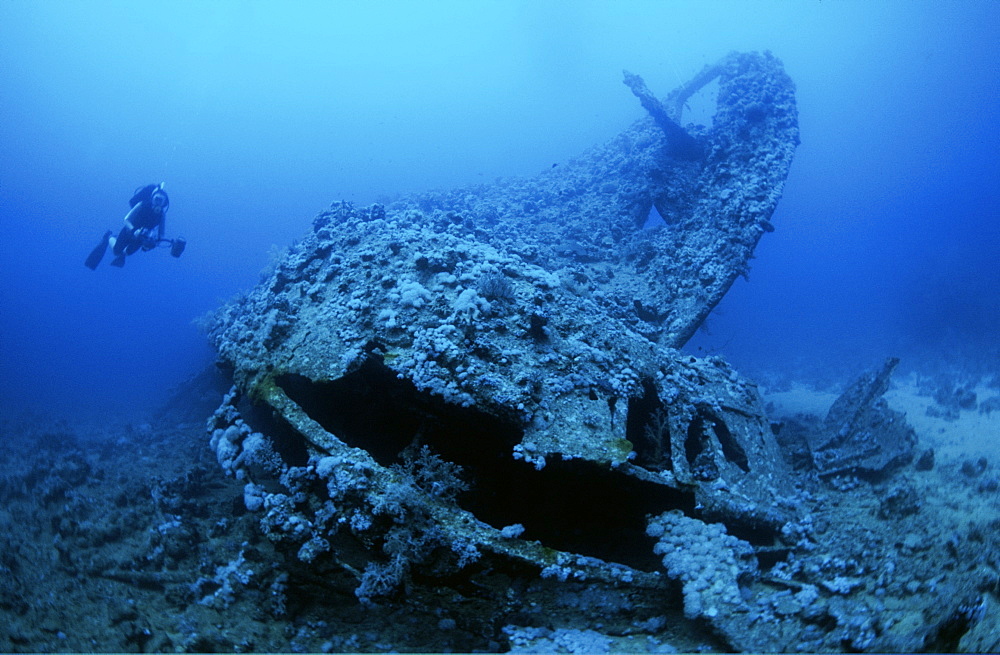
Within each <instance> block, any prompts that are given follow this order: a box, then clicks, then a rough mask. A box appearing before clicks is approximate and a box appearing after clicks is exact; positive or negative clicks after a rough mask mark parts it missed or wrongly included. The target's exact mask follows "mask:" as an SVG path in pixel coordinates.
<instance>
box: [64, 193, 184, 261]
mask: <svg viewBox="0 0 1000 655" xmlns="http://www.w3.org/2000/svg"><path fill="white" fill-rule="evenodd" d="M129 206H130V207H131V208H132V209H130V210H129V212H128V214H126V215H125V226H124V227H122V229H121V231H120V232H119V233H118V236H117V237H113V236H111V235H112V231H111V230H108V231H107V232H105V233H104V236H103V237H102V238H101V242H100V243H99V244H97V246H96V247H95V248H94V249H93V250H92V251H91V253H90V255H89V256H88V257H87V260H86V261H85V262H84V263H83V265H84V266H86V267H87V268H89V269H90V270H92V271H93V270H96V269H97V265H98V264H100V263H101V260H102V259H104V253H105V252H107V250H108V246H111V252H112V253H113V254H114V259H112V260H111V265H112V266H117V267H118V268H121V267H122V266H124V265H125V257H126V256H127V255H131V254H132V253H134V252H136V251H137V250H140V249H141V250H143V251H144V252H145V251H147V250H152V249H153V248H155V247H157V246H159V245H161V244H167V245H169V246H170V254H171V255H173V256H174V257H180V256H181V253H182V252H184V248H185V246H187V242H186V241H185V240H184V239H183V237H178V238H176V239H165V238H163V231H164V224H165V222H166V218H167V209H168V208H169V207H170V198H168V197H167V192H166V191H164V184H163V183H162V182H161V183H160V184H147V185H146V186H144V187H139V188H138V189H136V190H135V193H133V194H132V199H131V200H129Z"/></svg>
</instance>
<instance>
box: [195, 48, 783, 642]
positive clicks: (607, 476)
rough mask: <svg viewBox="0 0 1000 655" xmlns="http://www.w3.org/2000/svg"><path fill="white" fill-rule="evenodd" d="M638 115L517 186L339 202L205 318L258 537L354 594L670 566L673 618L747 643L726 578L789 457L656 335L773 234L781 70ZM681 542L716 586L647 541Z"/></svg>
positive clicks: (223, 431)
mask: <svg viewBox="0 0 1000 655" xmlns="http://www.w3.org/2000/svg"><path fill="white" fill-rule="evenodd" d="M713 80H717V81H718V109H717V112H716V114H715V117H714V120H713V125H712V126H711V128H707V129H706V128H689V129H687V130H682V132H683V133H684V134H686V135H688V136H689V137H690V141H687V140H685V142H684V143H685V148H684V150H683V152H681V151H679V150H678V147H677V133H676V131H674V132H672V131H671V130H672V129H673V128H671V127H670V124H671V123H672V124H674V127H676V128H677V129H680V128H679V127H678V126H677V125H678V124H680V123H681V122H682V116H681V115H680V111H679V109H678V108H679V107H681V106H683V103H684V102H685V101H686V99H687V98H688V96H690V95H691V94H692V93H694V92H696V91H697V90H698V89H699V88H701V87H702V86H704V85H705V84H707V83H708V82H710V81H713ZM630 86H632V85H630ZM633 91H636V88H635V87H633ZM637 95H638V93H637ZM654 100H655V99H654ZM648 102H649V99H648V98H646V99H643V103H644V106H647V105H648ZM648 108H649V106H647V109H648ZM651 114H653V115H654V116H656V120H654V119H652V118H650V119H645V120H641V121H639V122H637V123H636V124H635V125H633V126H631V127H630V128H628V129H627V130H625V131H624V132H623V133H622V134H620V135H619V136H618V137H616V138H614V139H612V140H611V141H610V142H609V143H607V144H605V145H603V146H599V147H596V148H594V149H592V150H590V151H588V152H586V153H584V154H583V155H581V156H580V157H578V158H576V159H574V160H572V161H570V162H567V163H565V164H564V165H560V166H557V167H555V168H552V169H551V170H547V171H545V172H543V173H542V174H540V175H538V176H536V177H534V178H530V179H523V180H509V181H498V182H496V183H495V184H489V185H481V186H477V187H471V188H464V189H457V190H453V191H447V192H430V193H422V194H415V195H413V196H409V197H406V198H403V199H401V200H399V201H397V202H395V203H393V204H391V205H387V206H382V205H373V206H371V207H366V208H355V207H353V206H351V205H349V204H346V203H341V204H336V205H334V206H332V207H331V208H330V209H329V210H328V211H325V212H323V213H322V214H320V215H319V216H318V217H317V218H316V219H315V221H314V223H313V229H312V231H311V232H310V233H309V234H308V235H306V237H305V238H304V239H303V240H302V241H300V242H299V243H298V245H296V246H295V247H293V248H292V249H291V251H290V252H289V253H288V254H287V256H286V257H285V258H284V259H283V260H282V261H281V262H280V263H279V264H278V265H277V267H276V269H275V270H274V272H273V274H271V275H270V276H269V277H268V278H267V279H266V280H264V281H263V282H262V283H261V284H260V285H258V286H257V287H256V288H255V289H253V290H251V291H250V292H249V293H248V294H247V295H245V296H243V297H241V298H239V299H237V300H236V301H233V302H231V303H229V304H227V305H226V306H224V307H223V308H222V309H220V311H219V312H218V315H217V319H216V322H215V325H214V327H213V328H212V331H211V338H212V340H213V342H214V345H215V347H216V349H217V350H218V353H219V359H220V363H221V365H222V366H223V367H225V368H226V369H227V370H228V371H230V372H231V373H232V376H233V379H234V382H235V388H234V391H233V392H232V393H231V394H230V395H229V396H227V399H226V402H225V403H224V404H223V406H222V407H220V409H219V410H218V411H217V412H216V414H215V416H214V417H213V418H212V420H211V422H210V431H211V433H212V445H213V447H214V448H215V450H216V454H217V456H218V458H219V461H220V463H221V465H222V466H223V467H224V468H225V469H226V470H227V472H230V473H232V474H234V475H236V476H238V477H240V478H241V479H244V480H245V481H246V483H247V492H246V494H247V495H246V503H247V507H248V508H250V509H252V510H254V511H259V512H261V515H262V521H261V525H262V529H263V530H264V532H265V533H267V534H268V536H269V537H271V538H272V539H274V540H275V541H280V542H284V543H286V544H291V545H293V546H294V549H296V552H297V554H298V557H299V559H300V560H302V561H303V562H307V563H310V562H314V561H320V560H324V561H326V562H327V563H329V562H333V563H335V564H337V565H339V566H341V567H342V568H343V569H345V570H349V571H351V572H352V574H354V575H356V576H357V578H358V582H359V586H358V591H357V594H358V596H359V597H360V598H361V599H362V600H365V601H368V602H375V601H377V600H378V599H380V598H384V597H386V596H387V595H391V594H392V593H395V592H398V590H399V589H400V588H401V587H402V586H403V585H405V584H406V583H407V582H408V580H410V579H411V577H412V576H413V574H415V573H416V572H418V571H419V572H421V574H422V575H439V576H440V578H441V579H444V578H448V579H452V577H453V576H459V577H460V576H461V575H462V572H463V571H471V570H472V569H473V568H474V563H475V562H481V561H483V560H484V559H489V560H491V561H493V562H501V563H502V562H505V561H506V562H511V563H516V566H517V567H521V568H519V570H522V571H524V570H527V571H533V572H534V575H539V574H540V575H541V576H542V578H543V579H546V580H552V581H553V583H554V584H555V583H558V581H560V580H566V579H567V578H569V579H573V580H593V581H602V582H603V583H606V584H608V585H623V584H625V585H633V586H634V587H635V588H636V589H658V590H659V591H657V592H656V593H662V591H663V588H664V585H666V584H667V580H666V578H670V579H673V580H676V581H680V582H681V583H682V584H683V585H684V589H685V609H686V611H687V613H688V615H689V617H690V618H705V619H708V620H709V621H710V622H711V623H712V624H713V626H714V627H715V628H716V629H717V631H718V632H719V633H720V634H722V635H724V636H725V637H726V639H727V640H728V642H729V643H730V644H732V645H735V646H738V647H751V648H752V647H754V645H755V644H754V643H751V642H747V641H742V642H741V641H740V639H741V638H740V637H739V636H738V635H739V634H740V633H741V630H742V628H743V627H745V626H744V624H743V621H744V618H741V617H743V614H742V612H743V609H742V601H741V600H740V594H739V593H736V592H734V591H733V590H734V589H736V587H737V585H747V584H751V581H752V580H753V579H754V576H755V575H756V566H757V560H756V559H755V557H754V554H755V553H756V554H757V555H758V556H760V555H761V554H762V553H767V552H770V551H771V550H772V549H774V547H775V545H776V539H777V538H778V536H779V534H780V531H781V527H782V526H783V525H784V523H785V522H786V521H787V520H788V518H789V512H790V510H789V507H788V504H787V503H786V502H784V498H785V496H786V495H787V493H788V491H789V490H788V489H787V486H786V485H787V484H788V475H787V473H788V471H787V469H786V466H785V464H784V462H783V460H782V458H781V456H780V454H779V452H778V447H777V444H776V443H775V440H774V437H773V435H772V434H771V431H770V428H769V425H768V423H767V421H766V419H765V417H764V413H763V409H762V404H761V400H760V397H759V395H758V393H757V391H756V388H755V387H754V385H753V384H751V383H750V382H748V381H747V380H745V379H743V378H742V377H740V376H739V375H738V374H737V373H736V372H735V371H733V370H732V369H731V368H730V367H729V366H728V365H727V364H726V363H725V362H724V361H722V360H721V359H718V358H710V359H707V360H699V359H696V358H693V357H690V356H686V355H682V354H681V353H679V352H678V351H677V350H676V349H677V348H679V347H680V346H682V345H683V344H684V343H685V342H686V341H687V340H688V338H689V337H690V336H691V334H692V333H693V332H694V331H695V330H696V329H697V327H698V326H699V324H700V323H701V322H702V321H703V319H704V318H705V316H706V315H707V314H708V312H710V311H711V309H712V308H713V307H714V306H715V305H716V304H717V303H718V302H719V300H720V299H721V298H722V296H723V295H724V294H725V292H726V291H727V290H728V288H729V286H730V285H731V284H732V282H733V281H734V280H735V278H736V277H737V276H739V275H741V274H744V273H745V272H746V270H747V266H748V261H749V259H750V258H751V255H752V253H753V249H754V247H755V245H756V243H757V241H758V240H759V238H760V237H761V235H763V234H764V233H765V232H767V231H770V230H771V229H773V228H772V226H771V223H770V219H771V215H772V213H773V211H774V208H775V206H776V204H777V202H778V199H779V197H780V195H781V188H782V185H783V183H784V180H785V177H786V176H787V173H788V170H789V166H790V165H791V161H792V154H793V151H794V149H795V146H796V145H797V143H798V128H797V114H796V108H795V100H794V87H793V85H792V83H791V81H790V80H789V79H788V77H787V75H785V73H784V72H783V70H782V68H781V65H780V63H779V62H778V61H777V60H776V59H774V58H773V57H771V56H770V55H769V54H755V53H751V54H733V55H730V56H728V57H726V58H724V59H723V60H722V61H720V62H719V63H718V64H716V65H715V66H712V67H708V68H706V70H705V71H703V72H702V73H701V74H700V75H699V76H697V77H696V78H695V79H694V80H692V82H691V83H689V84H688V85H686V86H685V87H682V88H681V89H678V90H677V91H675V92H674V93H673V94H672V95H671V96H668V98H667V99H666V100H665V101H663V102H662V103H660V104H659V114H657V113H656V112H655V111H653V110H651ZM664 117H665V118H664ZM654 206H655V207H656V208H657V211H658V212H659V214H660V215H661V216H662V217H663V218H664V220H665V222H666V225H663V226H659V227H656V228H649V227H646V226H645V224H646V219H647V216H648V215H649V212H650V208H652V207H654ZM251 415H256V416H257V417H258V419H257V420H255V419H253V418H251ZM260 417H264V419H260ZM262 453H265V454H262ZM267 453H272V454H267ZM273 453H276V454H277V459H278V460H280V461H278V462H277V463H276V462H275V457H274V456H273ZM262 462H264V463H262ZM268 462H270V464H267V463H268ZM713 526H715V527H713ZM723 526H724V527H723ZM720 530H721V532H719V531H720ZM702 532H704V534H702ZM688 533H690V534H691V535H692V537H691V538H692V539H695V538H697V539H701V540H702V542H703V545H704V544H709V545H710V547H709V548H708V551H712V549H714V551H712V552H707V551H706V549H705V548H703V547H702V546H699V548H700V550H698V553H702V551H706V553H705V555H704V556H705V557H707V558H709V559H712V558H714V559H713V561H716V562H719V561H723V562H727V564H725V565H724V566H722V565H720V566H717V567H714V568H713V567H708V568H704V567H703V568H704V570H709V571H714V572H715V573H713V575H716V577H717V578H718V579H717V580H709V581H707V583H706V584H704V585H702V582H705V581H701V580H700V579H699V580H695V579H693V578H692V579H690V580H689V576H688V573H689V571H688V568H690V566H693V565H691V564H689V563H686V562H687V560H683V561H681V560H678V559H677V558H676V557H674V558H673V559H671V558H670V557H669V556H667V557H664V553H665V552H667V551H668V550H670V552H673V550H672V549H673V548H674V547H673V546H669V547H668V546H666V545H664V544H668V543H673V542H670V540H671V539H683V535H684V534H688ZM698 535H701V536H698ZM344 540H348V541H350V543H351V544H354V546H352V547H351V548H350V549H347V548H346V547H345V546H344V545H343V544H344V543H345V541H344ZM358 545H360V547H361V548H360V549H361V550H362V551H364V552H366V553H367V555H366V556H365V557H362V558H361V559H357V556H356V551H357V550H358V548H357V546H358ZM755 549H756V550H755ZM348 550H350V552H351V553H353V554H352V555H351V556H350V557H349V556H348V555H346V553H347V552H348ZM699 556H701V555H699ZM661 558H662V559H661ZM692 561H694V562H696V563H697V561H698V560H697V558H695V559H694V560H692ZM497 565H499V564H497ZM512 566H513V564H512ZM685 567H688V568H685ZM664 568H665V569H666V573H667V576H663V572H664ZM744 639H750V637H745V638H744ZM757 646H758V647H760V646H762V645H761V644H757Z"/></svg>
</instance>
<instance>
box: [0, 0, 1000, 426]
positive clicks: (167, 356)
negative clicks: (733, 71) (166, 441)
mask: <svg viewBox="0 0 1000 655" xmlns="http://www.w3.org/2000/svg"><path fill="white" fill-rule="evenodd" d="M998 43H1000V3H997V2H914V1H912V0H907V1H906V2H888V1H880V2H831V1H827V0H824V1H822V2H818V1H802V2H725V3H722V2H703V1H700V0H699V1H698V2H624V1H618V2H613V3H612V2H544V1H539V0H533V1H531V2H479V1H475V2H473V1H462V2H365V3H335V2H319V3H303V2H280V3H279V2H273V3H265V2H226V1H219V2H142V3H136V2H103V1H102V2H92V1H89V2H37V1H32V2H21V1H10V0H8V1H6V2H2V3H0V276H2V277H0V289H2V294H3V295H2V310H0V407H2V411H3V413H4V415H7V416H10V415H14V414H18V413H21V412H24V411H30V410H38V411H43V412H45V413H46V414H47V415H50V416H65V417H68V418H71V419H72V418H84V417H86V418H94V417H97V418H100V417H102V416H114V417H116V418H117V417H131V416H136V417H138V416H141V415H142V414H143V412H146V411H148V410H149V409H150V408H151V407H154V406H156V405H158V404H159V403H160V402H162V400H163V398H164V395H165V394H166V392H167V390H168V389H170V388H171V387H172V386H174V385H176V384H178V383H180V382H182V381H183V380H185V379H186V378H188V376H190V375H192V374H193V373H195V372H197V371H198V370H199V368H201V367H202V366H204V365H205V364H207V363H209V362H211V361H212V352H211V350H210V349H209V347H208V346H207V344H206V341H205V338H204V337H203V335H202V334H200V333H199V332H198V330H197V329H196V327H195V326H194V325H193V324H192V320H193V319H195V318H196V317H198V316H199V315H203V314H204V313H205V312H208V311H210V310H212V309H213V308H215V307H217V306H218V305H219V304H220V303H221V302H222V301H223V300H225V299H226V298H228V297H230V296H232V295H233V294H235V293H237V292H238V291H240V290H241V289H246V288H248V287H250V286H252V285H253V284H255V283H256V282H257V280H258V277H259V274H260V271H261V269H262V268H264V267H265V266H266V265H267V263H268V261H269V251H270V250H272V248H273V246H285V245H287V244H289V243H290V242H292V241H293V240H295V239H296V238H298V237H300V236H301V235H302V234H304V233H305V232H306V230H308V229H309V225H310V222H311V219H312V218H313V216H314V215H315V214H316V213H317V212H318V211H320V210H322V209H323V208H325V207H326V206H327V205H328V204H329V203H330V202H332V201H336V200H340V199H346V200H350V201H353V202H355V203H358V204H368V203H371V202H375V201H380V200H385V199H387V198H392V197H393V196H394V195H396V194H399V193H406V192H411V191H419V190H424V189H430V188H446V187H454V186H459V185H466V184H475V183H479V182H483V181H489V180H492V179H493V178H495V177H496V176H508V175H527V176H530V175H533V174H535V173H537V172H538V171H540V170H542V169H545V168H547V167H550V166H551V165H552V164H553V163H555V162H560V161H565V160H566V159H567V158H569V157H572V156H574V155H576V154H578V153H579V152H581V151H582V150H584V149H586V148H587V147H589V146H591V145H593V144H597V143H600V142H603V141H605V140H607V139H609V138H611V137H613V136H614V135H616V134H617V133H618V132H619V131H621V130H622V129H624V128H625V127H626V126H628V125H629V124H630V123H631V122H632V121H634V120H636V119H638V118H640V117H642V116H643V115H644V113H643V110H642V109H641V107H640V105H639V103H638V102H637V101H636V99H635V98H634V97H632V95H631V94H630V93H629V92H628V90H627V89H626V88H625V87H624V86H623V85H622V83H621V77H622V73H621V71H622V69H623V68H624V69H628V70H630V71H632V72H636V73H639V74H641V75H642V76H643V77H644V78H645V80H646V82H647V84H648V85H649V87H650V88H651V89H653V90H654V91H655V92H656V93H657V94H659V95H661V96H662V95H665V94H666V93H667V92H668V91H670V90H671V89H672V88H674V87H675V86H677V85H678V84H679V83H680V82H683V81H685V80H687V79H688V78H689V77H690V76H691V75H692V74H694V73H695V72H697V71H698V70H700V69H701V68H702V67H703V66H704V65H705V64H708V63H711V62H714V61H715V60H717V59H718V58H720V57H721V56H723V55H724V54H726V53H727V52H729V51H730V50H764V49H769V50H771V51H772V52H773V53H774V54H775V55H777V56H778V57H779V58H781V59H782V60H783V62H784V64H785V66H786V69H787V71H788V73H789V74H790V75H791V76H792V78H793V79H794V80H795V82H796V84H797V88H798V102H799V109H800V124H801V130H802V145H801V147H800V148H799V150H798V152H797V154H796V160H795V163H794V166H793V169H792V173H791V176H790V177H789V180H788V183H787V186H786V188H785V196H784V199H783V200H782V202H781V204H780V206H779V208H778V211H777V213H776V215H775V217H774V221H773V222H774V223H775V225H776V226H777V231H776V232H775V233H773V234H768V235H765V237H764V239H763V240H762V242H761V244H760V246H759V248H758V250H757V259H756V260H755V261H754V262H753V267H752V269H751V273H750V279H749V282H744V281H742V280H740V281H738V282H737V283H736V284H735V285H734V287H733V289H732V290H731V292H730V294H729V296H728V297H727V298H726V300H725V301H724V303H723V304H722V306H721V307H720V311H719V312H716V313H715V314H713V316H712V317H711V318H710V320H709V323H708V331H707V332H701V333H699V335H698V336H697V337H695V339H694V340H693V341H692V343H691V344H690V346H689V347H690V349H691V350H692V351H693V352H696V353H699V354H704V353H716V352H717V353H721V354H723V355H725V356H727V357H728V358H729V359H730V360H731V361H732V362H734V364H736V365H737V367H743V368H745V369H747V370H748V371H750V372H753V371H760V370H767V369H773V370H782V369H784V370H786V371H790V372H794V373H795V374H802V375H808V374H809V373H810V372H814V373H817V374H819V375H822V374H823V373H824V372H827V373H829V372H831V371H838V372H839V371H840V370H844V369H851V368H852V367H864V366H866V365H868V364H872V363H876V362H877V361H878V360H879V359H880V358H881V357H883V356H886V355H890V354H904V355H905V356H910V357H919V356H920V354H921V353H944V354H948V355H950V354H952V353H958V352H961V353H964V356H969V353H972V356H974V357H975V356H977V355H976V354H977V353H978V354H980V355H981V356H982V357H984V358H989V357H992V358H993V361H994V362H996V352H997V350H996V349H997V345H998V341H1000V339H998V334H997V329H996V326H997V324H998V318H1000V294H998V290H1000V266H998V262H997V254H998V253H1000V224H998V206H1000V203H998V189H1000V180H998V174H997V173H998V168H1000V166H998V164H1000V161H998V160H1000V156H998V152H1000V147H998V146H1000V137H998V134H1000V130H998V128H997V126H998V119H1000V91H998V89H1000V73H998V71H1000V54H998V45H997V44H998ZM709 101H710V100H706V99H704V98H701V99H695V100H693V101H692V108H691V116H697V115H702V116H706V115H707V114H706V113H705V111H704V106H706V104H707V103H708V102H709ZM687 119H688V117H686V120H687ZM159 181H165V182H166V183H167V190H168V191H169V193H170V196H171V210H170V213H169V215H168V219H167V231H168V236H178V235H182V236H184V237H186V238H187V240H188V243H189V245H188V249H187V252H185V253H184V255H183V256H182V257H181V258H180V259H173V258H171V257H170V256H169V254H168V253H167V252H166V251H165V250H158V251H155V252H151V253H145V254H139V255H136V256H134V257H132V258H130V259H129V261H128V263H127V265H126V266H125V268H124V269H122V270H118V269H114V268H110V267H108V266H107V261H105V263H104V264H103V265H102V266H101V267H100V268H99V269H98V270H97V271H96V272H91V271H89V270H87V269H86V268H84V267H83V265H82V262H83V259H84V257H85V256H86V255H87V253H88V251H89V250H90V248H91V247H92V246H93V245H94V244H95V242H96V240H97V239H98V237H100V235H101V234H102V233H103V232H104V230H105V229H109V228H113V229H118V227H120V225H121V220H122V217H123V216H124V214H125V212H126V211H127V209H128V204H127V201H128V198H129V196H130V194H131V192H132V190H133V189H134V188H135V187H137V186H139V185H142V184H146V183H149V182H159ZM998 368H1000V365H998Z"/></svg>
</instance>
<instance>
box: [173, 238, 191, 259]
mask: <svg viewBox="0 0 1000 655" xmlns="http://www.w3.org/2000/svg"><path fill="white" fill-rule="evenodd" d="M187 243H188V242H187V240H186V239H184V237H177V238H176V239H174V240H173V241H171V242H170V254H171V255H172V256H174V257H180V256H181V253H183V252H184V249H185V248H187Z"/></svg>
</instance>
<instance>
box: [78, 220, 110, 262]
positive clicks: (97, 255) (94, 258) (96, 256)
mask: <svg viewBox="0 0 1000 655" xmlns="http://www.w3.org/2000/svg"><path fill="white" fill-rule="evenodd" d="M110 239H111V230H108V231H107V232H105V233H104V238H102V239H101V242H100V243H99V244H97V247H96V248H94V249H93V250H91V251H90V254H89V255H87V260H86V261H84V262H83V265H84V266H86V267H87V268H89V269H90V270H92V271H94V270H97V265H98V264H100V263H101V260H102V259H104V253H106V252H107V251H108V241H109V240H110Z"/></svg>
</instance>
